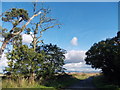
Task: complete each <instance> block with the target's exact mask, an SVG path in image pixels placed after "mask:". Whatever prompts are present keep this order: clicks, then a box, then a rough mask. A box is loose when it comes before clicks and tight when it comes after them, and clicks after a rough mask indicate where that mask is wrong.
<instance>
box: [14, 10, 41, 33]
mask: <svg viewBox="0 0 120 90" xmlns="http://www.w3.org/2000/svg"><path fill="white" fill-rule="evenodd" d="M41 13H42V12H41V11H39V12H38V13H37V14H34V15H33V16H32V17H31V18H30V19H29V20H28V21H27V22H26V24H25V25H23V26H22V29H21V30H20V31H19V32H16V33H13V34H12V35H18V34H20V33H21V32H22V31H23V30H24V29H25V27H26V26H27V25H28V24H29V23H30V22H31V21H32V19H33V18H34V17H36V16H38V15H39V14H41Z"/></svg>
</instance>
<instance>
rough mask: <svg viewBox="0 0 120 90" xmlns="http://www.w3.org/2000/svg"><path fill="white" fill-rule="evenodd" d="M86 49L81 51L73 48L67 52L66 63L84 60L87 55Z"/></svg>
mask: <svg viewBox="0 0 120 90" xmlns="http://www.w3.org/2000/svg"><path fill="white" fill-rule="evenodd" d="M85 52H86V51H80V50H71V51H68V52H67V53H66V54H65V57H66V59H65V62H66V63H78V62H83V61H84V59H85V57H86V55H85Z"/></svg>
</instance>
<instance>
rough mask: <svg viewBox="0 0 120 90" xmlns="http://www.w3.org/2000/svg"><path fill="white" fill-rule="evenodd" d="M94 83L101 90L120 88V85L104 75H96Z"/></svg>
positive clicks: (118, 89)
mask: <svg viewBox="0 0 120 90" xmlns="http://www.w3.org/2000/svg"><path fill="white" fill-rule="evenodd" d="M93 82H94V85H95V86H96V87H97V88H98V89H100V90H120V88H119V86H118V85H115V83H114V82H109V81H108V80H107V79H106V78H105V77H104V76H103V75H99V76H97V77H94V79H93Z"/></svg>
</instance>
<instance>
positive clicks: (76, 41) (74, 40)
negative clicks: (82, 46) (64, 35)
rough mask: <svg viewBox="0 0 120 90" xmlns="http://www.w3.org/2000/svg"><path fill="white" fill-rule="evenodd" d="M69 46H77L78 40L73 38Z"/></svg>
mask: <svg viewBox="0 0 120 90" xmlns="http://www.w3.org/2000/svg"><path fill="white" fill-rule="evenodd" d="M71 44H72V45H74V46H77V45H78V38H77V37H73V38H72V40H71Z"/></svg>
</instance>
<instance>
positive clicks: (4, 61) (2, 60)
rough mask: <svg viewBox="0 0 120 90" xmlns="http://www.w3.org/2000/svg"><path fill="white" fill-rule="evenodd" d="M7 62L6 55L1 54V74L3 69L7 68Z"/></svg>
mask: <svg viewBox="0 0 120 90" xmlns="http://www.w3.org/2000/svg"><path fill="white" fill-rule="evenodd" d="M7 61H8V60H7V58H6V55H5V54H4V53H3V55H2V58H1V59H0V72H3V69H4V68H5V67H7V65H8V64H7Z"/></svg>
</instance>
